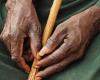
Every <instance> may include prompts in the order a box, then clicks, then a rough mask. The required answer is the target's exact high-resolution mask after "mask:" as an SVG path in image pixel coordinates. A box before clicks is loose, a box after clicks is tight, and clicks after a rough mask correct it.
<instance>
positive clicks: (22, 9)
mask: <svg viewBox="0 0 100 80" xmlns="http://www.w3.org/2000/svg"><path fill="white" fill-rule="evenodd" d="M6 7H7V10H8V13H7V18H6V22H5V26H4V29H3V31H2V33H1V35H0V38H1V39H2V41H3V42H4V43H5V44H6V46H7V48H8V49H9V51H10V52H11V58H12V59H13V60H14V61H15V62H16V63H17V64H18V65H19V66H20V67H21V68H22V69H24V70H25V71H26V72H29V71H30V67H29V66H28V65H27V64H26V62H25V59H24V58H23V42H24V39H25V37H29V38H30V47H31V51H32V54H33V55H34V56H35V55H36V53H37V51H38V50H39V49H40V47H41V44H40V40H41V39H40V34H41V28H40V23H39V21H38V18H37V15H36V12H35V8H34V6H33V4H32V0H8V1H7V4H6Z"/></svg>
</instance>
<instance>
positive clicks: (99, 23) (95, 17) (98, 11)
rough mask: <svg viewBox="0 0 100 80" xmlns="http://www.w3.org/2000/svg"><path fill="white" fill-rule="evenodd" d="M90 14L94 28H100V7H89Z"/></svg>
mask: <svg viewBox="0 0 100 80" xmlns="http://www.w3.org/2000/svg"><path fill="white" fill-rule="evenodd" d="M89 14H90V15H91V17H92V18H91V19H92V20H91V21H92V23H91V24H92V25H93V27H94V29H96V30H100V7H98V6H92V7H91V8H89Z"/></svg>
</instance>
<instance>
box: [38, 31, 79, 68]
mask: <svg viewBox="0 0 100 80" xmlns="http://www.w3.org/2000/svg"><path fill="white" fill-rule="evenodd" d="M77 39H78V37H77V38H76V36H75V33H74V31H72V32H70V33H69V34H68V36H67V39H64V43H63V44H62V45H61V46H60V47H59V48H58V49H57V50H55V51H54V52H53V53H52V54H50V55H49V56H47V57H45V58H43V59H42V60H40V61H39V62H38V63H37V65H36V66H38V67H46V66H49V65H52V64H55V63H58V62H59V61H61V60H62V59H64V58H65V57H66V56H68V55H69V53H71V52H72V51H75V50H77V48H78V47H79V46H78V45H79V42H80V41H79V42H76V41H77Z"/></svg>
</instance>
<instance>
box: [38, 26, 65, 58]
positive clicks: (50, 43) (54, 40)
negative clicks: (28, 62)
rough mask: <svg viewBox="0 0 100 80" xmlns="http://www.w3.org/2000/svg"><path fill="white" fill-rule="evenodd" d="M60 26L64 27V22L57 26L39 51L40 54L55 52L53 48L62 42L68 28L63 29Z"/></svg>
mask: <svg viewBox="0 0 100 80" xmlns="http://www.w3.org/2000/svg"><path fill="white" fill-rule="evenodd" d="M60 27H62V24H60V25H59V26H57V28H56V30H55V31H54V33H53V35H52V36H51V37H50V38H49V39H48V40H47V43H46V45H45V46H44V47H43V48H42V49H41V51H40V52H39V55H40V56H44V55H45V54H49V53H51V52H53V50H55V49H56V48H57V47H58V45H60V43H61V42H62V41H63V39H64V37H65V36H66V34H67V29H63V28H60Z"/></svg>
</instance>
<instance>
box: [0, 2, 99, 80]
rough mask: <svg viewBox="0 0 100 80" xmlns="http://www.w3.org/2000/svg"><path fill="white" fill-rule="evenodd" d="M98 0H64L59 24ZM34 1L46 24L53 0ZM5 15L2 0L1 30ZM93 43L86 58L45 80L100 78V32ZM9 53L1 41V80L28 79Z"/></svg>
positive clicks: (90, 79)
mask: <svg viewBox="0 0 100 80" xmlns="http://www.w3.org/2000/svg"><path fill="white" fill-rule="evenodd" d="M97 1H98V2H100V0H63V4H62V7H61V10H60V12H59V16H58V19H57V24H59V23H60V22H62V21H64V20H66V19H67V18H69V17H70V16H72V15H74V14H76V13H79V12H81V11H83V10H85V9H87V8H88V7H89V6H92V5H93V4H96V2H97ZM98 2H97V3H98ZM34 3H35V7H36V9H37V13H38V16H39V18H40V21H41V23H42V24H45V22H46V20H47V16H48V13H49V10H50V7H51V5H52V0H35V2H34ZM98 4H99V3H98ZM5 17H6V9H5V0H0V32H1V30H2V28H3V25H4V22H5ZM91 43H92V44H91V45H90V46H89V48H88V49H87V51H86V53H85V54H86V55H85V56H84V58H82V59H81V60H79V61H77V62H75V63H73V64H72V65H70V66H68V67H66V69H64V70H63V71H62V72H59V73H57V74H56V75H54V76H51V77H49V78H47V79H45V80H100V76H99V75H100V63H99V62H100V54H99V53H100V34H99V35H97V36H96V37H95V38H94V40H93V41H92V42H91ZM8 54H9V52H8V50H7V49H6V47H5V46H4V45H3V44H2V43H1V42H0V80H26V79H27V76H28V75H27V74H26V73H24V72H23V71H22V70H21V69H19V68H18V67H17V66H16V64H15V63H14V62H13V61H12V60H11V59H10V56H9V55H8Z"/></svg>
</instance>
